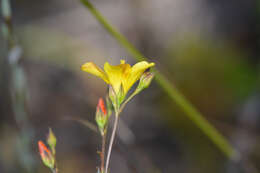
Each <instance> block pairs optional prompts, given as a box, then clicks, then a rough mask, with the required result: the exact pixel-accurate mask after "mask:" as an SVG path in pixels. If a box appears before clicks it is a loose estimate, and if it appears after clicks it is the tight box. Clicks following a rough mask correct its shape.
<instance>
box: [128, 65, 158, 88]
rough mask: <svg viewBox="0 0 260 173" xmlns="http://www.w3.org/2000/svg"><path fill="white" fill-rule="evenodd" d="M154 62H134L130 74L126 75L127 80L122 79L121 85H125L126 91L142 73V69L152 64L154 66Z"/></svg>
mask: <svg viewBox="0 0 260 173" xmlns="http://www.w3.org/2000/svg"><path fill="white" fill-rule="evenodd" d="M154 65H155V64H154V63H148V62H146V61H141V62H138V63H136V64H135V65H134V66H133V67H132V68H131V71H130V74H129V76H128V79H127V81H124V82H125V83H123V86H125V90H126V92H127V91H128V90H129V89H130V88H131V87H132V85H134V83H135V82H136V81H138V80H139V79H140V77H141V75H142V74H143V73H144V71H145V70H146V69H148V68H150V67H152V66H154Z"/></svg>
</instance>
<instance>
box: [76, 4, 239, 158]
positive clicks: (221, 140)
mask: <svg viewBox="0 0 260 173" xmlns="http://www.w3.org/2000/svg"><path fill="white" fill-rule="evenodd" d="M81 2H82V3H83V5H84V6H85V7H87V8H88V10H89V11H90V12H91V14H92V15H93V16H94V17H95V18H96V19H97V20H98V21H99V23H100V24H101V25H102V26H103V27H104V28H105V29H106V30H107V31H108V32H109V34H110V35H112V36H113V37H114V38H115V39H116V40H117V41H118V42H119V44H120V45H122V46H123V47H124V48H125V49H126V50H127V51H128V52H129V53H130V54H131V55H132V56H133V57H134V58H135V59H136V60H137V61H147V60H148V59H147V58H145V56H144V55H142V53H141V52H139V51H138V50H137V49H136V48H135V47H134V46H133V45H132V44H131V43H130V42H129V41H128V40H127V39H126V38H125V37H124V36H123V35H122V34H121V33H119V32H118V31H117V30H116V29H115V28H114V27H113V26H112V25H110V24H109V23H108V22H107V20H106V19H105V18H104V17H103V16H102V14H101V13H100V12H99V11H98V10H97V9H96V8H95V7H94V6H93V5H92V4H91V3H90V2H89V1H88V0H81ZM155 71H156V76H155V79H156V82H157V83H158V84H159V86H160V87H161V88H162V89H163V90H164V91H165V92H166V93H167V94H168V95H169V97H170V98H171V99H172V100H173V101H175V103H176V104H177V105H178V106H179V107H180V108H182V109H183V111H184V112H185V113H186V115H187V116H188V117H189V118H190V120H191V121H192V122H193V123H194V124H196V125H197V126H198V128H199V129H200V130H201V131H202V132H203V133H204V134H205V135H206V136H207V137H208V138H209V139H210V140H211V141H212V142H213V143H214V144H215V145H216V147H217V148H219V150H221V151H222V152H223V154H224V155H225V156H226V157H228V158H229V159H231V160H233V161H239V160H241V157H240V153H239V152H238V151H237V150H236V149H235V148H233V147H232V145H230V143H229V142H228V141H227V139H226V138H225V137H224V136H223V135H222V134H220V133H219V132H218V130H217V129H216V128H215V127H214V126H212V125H211V124H210V122H209V121H208V120H207V119H205V118H204V117H203V116H202V114H201V113H200V112H199V111H198V110H197V109H196V108H195V107H194V106H193V105H192V104H191V103H190V102H189V101H188V100H187V99H186V98H185V97H184V96H183V94H182V93H181V92H179V91H178V89H177V88H176V87H175V86H174V85H172V83H171V82H170V81H169V80H168V79H167V78H166V77H165V76H164V75H162V74H161V73H160V72H159V71H158V70H156V69H155Z"/></svg>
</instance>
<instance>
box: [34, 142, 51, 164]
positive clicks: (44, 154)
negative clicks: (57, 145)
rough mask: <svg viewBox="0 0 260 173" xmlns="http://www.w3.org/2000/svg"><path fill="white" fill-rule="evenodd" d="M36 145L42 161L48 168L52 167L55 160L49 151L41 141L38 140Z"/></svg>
mask: <svg viewBox="0 0 260 173" xmlns="http://www.w3.org/2000/svg"><path fill="white" fill-rule="evenodd" d="M38 147H39V152H40V155H41V158H42V161H43V163H44V164H45V165H46V166H48V167H49V168H54V162H55V160H54V157H53V155H52V153H51V151H50V150H49V149H48V148H47V147H46V146H45V144H44V143H43V142H42V141H39V142H38Z"/></svg>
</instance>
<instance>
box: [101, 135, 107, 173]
mask: <svg viewBox="0 0 260 173" xmlns="http://www.w3.org/2000/svg"><path fill="white" fill-rule="evenodd" d="M106 134H107V133H104V134H103V135H102V149H101V154H100V161H101V164H100V170H101V173H104V168H105V152H106V151H105V149H106V136H107V135H106Z"/></svg>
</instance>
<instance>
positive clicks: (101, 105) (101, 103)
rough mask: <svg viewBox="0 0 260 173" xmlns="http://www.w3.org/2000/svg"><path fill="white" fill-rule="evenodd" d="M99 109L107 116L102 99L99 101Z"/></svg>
mask: <svg viewBox="0 0 260 173" xmlns="http://www.w3.org/2000/svg"><path fill="white" fill-rule="evenodd" d="M97 109H99V110H101V111H102V113H103V114H104V115H106V114H107V110H106V106H105V102H104V100H103V99H102V98H100V99H99V100H98V105H97Z"/></svg>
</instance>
